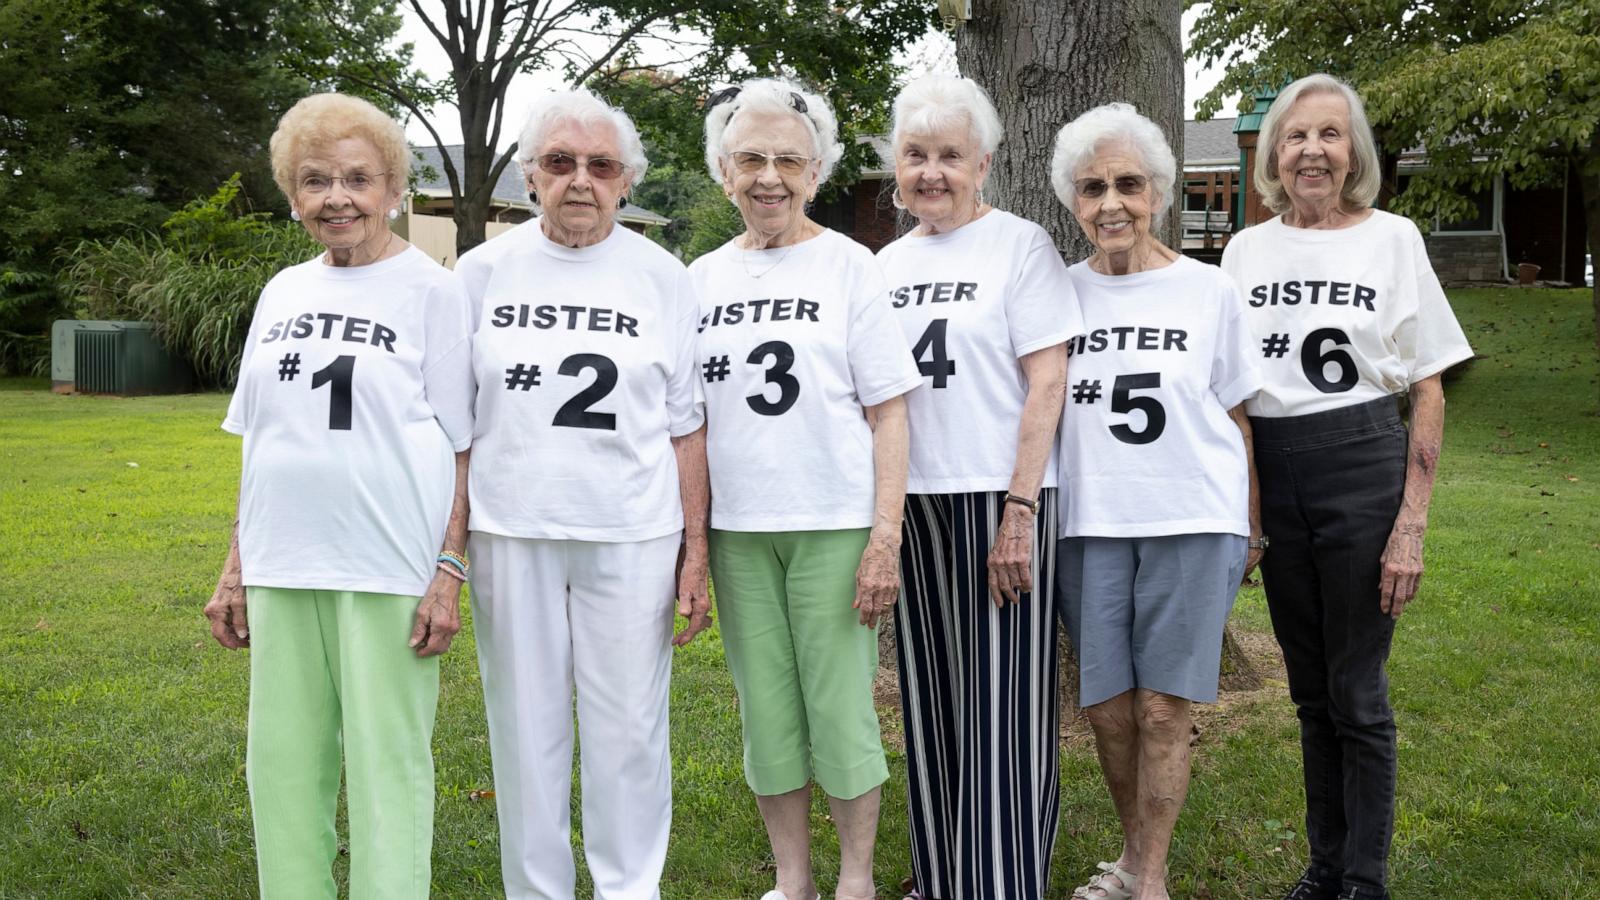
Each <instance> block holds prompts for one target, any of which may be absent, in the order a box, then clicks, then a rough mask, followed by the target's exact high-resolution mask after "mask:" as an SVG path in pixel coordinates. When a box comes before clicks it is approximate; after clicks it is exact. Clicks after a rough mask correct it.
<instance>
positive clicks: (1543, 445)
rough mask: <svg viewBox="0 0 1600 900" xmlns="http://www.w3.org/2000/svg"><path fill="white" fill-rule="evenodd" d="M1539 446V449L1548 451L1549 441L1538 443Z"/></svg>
mask: <svg viewBox="0 0 1600 900" xmlns="http://www.w3.org/2000/svg"><path fill="white" fill-rule="evenodd" d="M1539 446H1540V447H1541V448H1543V449H1545V450H1549V449H1550V442H1549V441H1540V442H1539Z"/></svg>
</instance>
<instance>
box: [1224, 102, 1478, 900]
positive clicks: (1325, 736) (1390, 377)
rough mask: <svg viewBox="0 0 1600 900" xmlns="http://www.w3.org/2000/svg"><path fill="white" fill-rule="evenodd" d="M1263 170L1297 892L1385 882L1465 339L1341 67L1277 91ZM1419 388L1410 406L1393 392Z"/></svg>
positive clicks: (1267, 360)
mask: <svg viewBox="0 0 1600 900" xmlns="http://www.w3.org/2000/svg"><path fill="white" fill-rule="evenodd" d="M1260 147H1261V151H1260V153H1259V155H1258V156H1257V157H1256V164H1255V172H1254V178H1255V185H1256V190H1258V191H1260V192H1261V196H1262V198H1263V199H1264V200H1265V201H1266V203H1267V205H1268V206H1269V207H1271V208H1272V210H1273V211H1274V212H1277V213H1279V215H1278V217H1277V218H1274V219H1272V220H1270V221H1268V222H1265V223H1263V224H1261V225H1258V226H1256V227H1254V228H1250V229H1247V230H1246V231H1243V232H1241V233H1240V234H1239V235H1238V236H1236V237H1235V238H1234V239H1233V240H1232V241H1231V242H1229V244H1228V247H1227V250H1226V251H1225V252H1224V254H1223V258H1222V266H1223V268H1224V269H1225V270H1226V271H1227V272H1228V273H1229V274H1230V275H1232V276H1233V277H1234V278H1235V279H1236V280H1237V281H1238V283H1239V285H1240V287H1241V288H1242V289H1243V290H1244V291H1245V293H1246V295H1247V296H1248V297H1249V309H1248V311H1247V313H1246V320H1247V321H1248V323H1249V325H1250V327H1251V330H1252V331H1253V332H1254V333H1255V337H1256V339H1257V340H1258V341H1259V342H1260V343H1259V345H1258V346H1260V347H1261V353H1262V356H1263V357H1264V359H1263V361H1262V364H1261V365H1262V370H1263V374H1264V379H1265V383H1264V386H1263V387H1262V390H1261V393H1260V394H1259V395H1258V396H1256V398H1255V399H1253V400H1251V401H1250V402H1249V403H1248V404H1247V405H1246V409H1247V410H1248V411H1249V413H1250V419H1251V422H1252V423H1253V424H1254V429H1255V437H1256V454H1257V459H1258V460H1259V463H1260V470H1261V498H1262V499H1261V507H1262V509H1261V519H1262V524H1263V525H1264V526H1265V528H1266V530H1267V534H1269V535H1270V536H1271V537H1272V552H1271V553H1270V554H1269V555H1268V556H1267V558H1266V559H1265V560H1264V561H1263V563H1262V569H1261V572H1262V577H1263V579H1264V581H1265V583H1266V590H1267V606H1268V608H1269V609H1270V610H1271V613H1272V629H1273V631H1274V632H1275V633H1276V634H1277V637H1278V644H1279V645H1280V646H1281V647H1282V648H1283V658H1284V663H1285V665H1286V667H1287V669H1288V673H1289V694H1290V697H1291V698H1293V700H1294V703H1295V707H1296V709H1297V711H1298V712H1299V716H1300V745H1301V753H1302V755H1303V758H1304V761H1305V786H1306V839H1307V841H1308V842H1309V843H1310V845H1311V859H1310V865H1309V867H1308V868H1307V869H1306V872H1305V875H1304V876H1303V877H1302V878H1301V879H1300V882H1299V883H1298V884H1297V885H1295V886H1294V887H1293V888H1291V889H1290V891H1289V893H1288V897H1290V898H1293V900H1318V898H1333V897H1335V896H1337V897H1348V898H1365V897H1386V896H1388V895H1387V893H1386V888H1385V868H1386V863H1387V859H1388V855H1389V840H1390V836H1391V834H1392V832H1393V827H1394V792H1395V725H1394V712H1393V710H1392V709H1391V708H1390V706H1389V682H1388V676H1387V675H1386V674H1385V672H1384V664H1385V662H1386V661H1387V660H1388V657H1389V642H1390V639H1391V638H1392V637H1393V635H1394V628H1395V622H1396V620H1398V619H1399V618H1400V613H1401V612H1402V611H1403V610H1404V609H1405V607H1406V604H1407V603H1408V602H1409V601H1410V600H1411V598H1412V597H1414V596H1415V595H1416V592H1417V584H1418V581H1419V579H1420V578H1421V577H1422V536H1423V533H1424V532H1425V531H1426V530H1427V526H1428V502H1429V499H1430V498H1431V496H1432V494H1433V479H1434V472H1435V469H1436V468H1437V466H1438V464H1439V447H1440V442H1441V440H1442V438H1443V434H1444V392H1443V389H1442V388H1441V387H1440V376H1441V375H1442V373H1443V372H1444V370H1445V369H1447V368H1449V367H1450V366H1452V365H1455V364H1456V363H1458V362H1461V361H1462V360H1465V359H1468V358H1470V357H1471V356H1472V348H1471V347H1469V346H1467V340H1466V337H1465V335H1463V334H1462V332H1461V326H1460V325H1458V324H1457V323H1456V319H1455V315H1454V314H1453V313H1452V312H1451V311H1450V304H1449V301H1447V300H1446V299H1445V295H1444V291H1443V290H1442V289H1441V288H1440V287H1439V279H1438V278H1437V277H1435V276H1434V274H1433V268H1432V267H1431V266H1430V265H1429V264H1428V254H1427V251H1426V249H1425V248H1424V247H1423V243H1422V236H1421V234H1420V233H1418V231H1417V228H1416V226H1415V225H1413V224H1411V220H1409V219H1405V218H1401V217H1399V216H1395V215H1390V214H1389V213H1386V212H1382V211H1379V210H1375V209H1373V208H1372V201H1373V200H1374V199H1375V198H1376V197H1377V196H1378V185H1379V177H1380V172H1379V159H1378V152H1377V148H1376V145H1375V144H1374V142H1373V139H1372V129H1371V127H1370V126H1368V124H1367V117H1366V113H1365V112H1364V111H1363V109H1362V104H1361V98H1360V97H1358V96H1356V93H1355V92H1354V91H1352V90H1351V89H1350V88H1349V86H1347V85H1345V84H1344V83H1343V82H1341V81H1339V80H1337V79H1335V78H1332V77H1330V76H1328V75H1311V76H1308V77H1306V78H1302V79H1300V80H1299V81H1296V82H1294V83H1293V84H1291V85H1289V86H1288V87H1287V88H1285V89H1284V90H1283V92H1282V93H1280V94H1279V95H1278V99H1277V100H1276V101H1275V102H1274V103H1273V104H1272V109H1271V110H1269V111H1268V113H1267V117H1266V120H1265V121H1264V122H1263V123H1262V129H1261V143H1260ZM1407 392H1409V394H1410V400H1411V403H1410V409H1411V421H1410V429H1409V432H1408V430H1407V429H1406V428H1405V427H1404V426H1403V425H1402V424H1401V420H1400V416H1399V413H1398V411H1397V408H1396V407H1397V404H1396V400H1395V397H1396V395H1398V394H1401V393H1407Z"/></svg>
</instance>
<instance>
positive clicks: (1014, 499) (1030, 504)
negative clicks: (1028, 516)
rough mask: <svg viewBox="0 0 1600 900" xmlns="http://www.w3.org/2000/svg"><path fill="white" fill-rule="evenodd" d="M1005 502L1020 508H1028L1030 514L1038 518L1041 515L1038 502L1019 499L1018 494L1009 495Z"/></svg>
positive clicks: (1025, 498) (1024, 498)
mask: <svg viewBox="0 0 1600 900" xmlns="http://www.w3.org/2000/svg"><path fill="white" fill-rule="evenodd" d="M1005 502H1006V503H1015V504H1016V505H1018V506H1026V507H1027V508H1028V512H1031V513H1033V514H1034V515H1036V516H1037V515H1038V514H1039V501H1037V500H1029V499H1028V498H1027V497H1018V496H1017V495H1016V494H1012V493H1007V494H1006V499H1005Z"/></svg>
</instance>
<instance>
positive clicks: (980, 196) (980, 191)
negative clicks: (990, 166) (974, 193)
mask: <svg viewBox="0 0 1600 900" xmlns="http://www.w3.org/2000/svg"><path fill="white" fill-rule="evenodd" d="M980 209H983V188H978V205H977V206H975V207H973V211H974V212H976V211H977V210H980Z"/></svg>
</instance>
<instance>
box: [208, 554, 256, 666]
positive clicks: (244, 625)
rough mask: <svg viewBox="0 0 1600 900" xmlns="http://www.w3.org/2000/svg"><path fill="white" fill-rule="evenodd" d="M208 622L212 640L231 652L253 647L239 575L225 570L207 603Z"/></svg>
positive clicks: (242, 586)
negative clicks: (209, 622) (215, 640)
mask: <svg viewBox="0 0 1600 900" xmlns="http://www.w3.org/2000/svg"><path fill="white" fill-rule="evenodd" d="M206 618H208V619H210V620H211V636H212V637H214V638H216V639H217V643H219V644H221V645H222V646H224V647H227V648H228V649H229V650H239V649H242V648H245V647H249V646H250V620H249V617H248V616H247V615H246V613H245V597H244V585H242V584H240V583H239V573H238V572H237V571H227V570H224V571H223V573H222V577H221V578H218V579H217V589H216V590H215V591H213V592H212V594H211V600H210V601H209V602H208V603H206Z"/></svg>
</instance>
